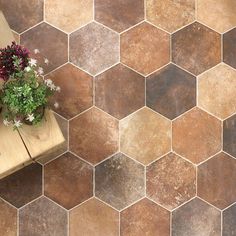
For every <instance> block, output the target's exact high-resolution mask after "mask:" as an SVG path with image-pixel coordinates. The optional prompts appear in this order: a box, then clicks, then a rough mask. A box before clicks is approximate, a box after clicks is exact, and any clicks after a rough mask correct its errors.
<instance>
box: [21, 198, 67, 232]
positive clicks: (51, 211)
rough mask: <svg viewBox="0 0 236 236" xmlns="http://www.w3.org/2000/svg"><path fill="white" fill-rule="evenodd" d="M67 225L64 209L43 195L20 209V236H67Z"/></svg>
mask: <svg viewBox="0 0 236 236" xmlns="http://www.w3.org/2000/svg"><path fill="white" fill-rule="evenodd" d="M67 227H68V226H67V213H66V211H65V210H64V209H62V208H61V207H59V206H58V205H56V204H55V203H53V202H52V201H50V200H48V199H47V198H45V197H41V198H39V199H37V200H36V201H34V202H32V203H30V204H29V205H27V206H25V207H23V208H22V209H20V213H19V235H21V236H23V235H24V236H31V235H34V236H49V235H57V236H67Z"/></svg>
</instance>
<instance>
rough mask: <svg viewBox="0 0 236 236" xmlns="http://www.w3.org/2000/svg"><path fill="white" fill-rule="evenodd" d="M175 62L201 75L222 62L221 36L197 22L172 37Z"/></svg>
mask: <svg viewBox="0 0 236 236" xmlns="http://www.w3.org/2000/svg"><path fill="white" fill-rule="evenodd" d="M172 58H173V62H174V63H175V64H177V65H179V66H181V67H182V68H184V69H186V70H188V71H190V72H191V73H193V74H195V75H199V74H201V73H202V72H204V71H205V70H208V69H210V68H211V67H213V66H215V65H216V64H218V63H219V62H220V61H221V36H220V34H218V33H216V32H215V31H213V30H211V29H209V28H207V27H206V26H203V25H202V24H200V23H198V22H195V23H193V24H191V25H189V26H187V27H185V28H183V29H182V30H180V31H178V32H176V33H175V34H173V36H172Z"/></svg>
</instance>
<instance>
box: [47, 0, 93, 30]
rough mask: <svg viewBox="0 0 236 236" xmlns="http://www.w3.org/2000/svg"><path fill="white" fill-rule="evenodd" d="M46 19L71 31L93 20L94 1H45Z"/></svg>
mask: <svg viewBox="0 0 236 236" xmlns="http://www.w3.org/2000/svg"><path fill="white" fill-rule="evenodd" d="M45 19H46V21H47V22H49V23H51V24H53V25H55V26H56V27H58V28H60V29H62V30H64V31H66V32H68V33H70V32H71V31H73V30H76V28H79V27H81V26H83V25H85V24H86V23H88V22H90V21H92V20H93V1H92V0H67V1H60V0H47V1H45Z"/></svg>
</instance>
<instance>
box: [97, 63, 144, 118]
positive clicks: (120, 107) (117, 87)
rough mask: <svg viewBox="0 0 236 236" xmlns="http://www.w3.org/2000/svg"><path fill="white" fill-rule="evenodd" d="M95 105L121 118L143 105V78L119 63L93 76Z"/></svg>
mask: <svg viewBox="0 0 236 236" xmlns="http://www.w3.org/2000/svg"><path fill="white" fill-rule="evenodd" d="M95 105H96V106H97V107H99V108H101V109H103V110H104V111H106V112H108V113H109V114H111V115H112V116H114V117H116V118H118V119H121V118H124V117H125V116H127V115H128V114H130V113H132V112H134V111H136V110H137V109H139V108H141V107H142V106H144V105H145V79H144V77H142V76H141V75H139V74H137V73H136V72H134V71H132V70H130V69H128V68H127V67H125V66H123V65H121V64H119V65H117V66H115V67H113V68H111V69H109V70H107V71H105V72H104V73H103V74H100V75H99V76H97V77H96V78H95Z"/></svg>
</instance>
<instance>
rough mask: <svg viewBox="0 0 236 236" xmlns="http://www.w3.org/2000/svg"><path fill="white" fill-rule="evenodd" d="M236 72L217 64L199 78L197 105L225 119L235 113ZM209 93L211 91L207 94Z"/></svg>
mask: <svg viewBox="0 0 236 236" xmlns="http://www.w3.org/2000/svg"><path fill="white" fill-rule="evenodd" d="M235 77H236V71H235V70H233V69H232V68H231V67H230V66H227V65H225V64H219V65H217V66H216V67H214V68H213V69H211V70H209V71H207V72H206V73H204V74H202V75H200V76H199V80H198V105H199V106H200V107H202V108H203V109H205V110H207V111H209V112H211V113H212V114H214V115H215V116H217V117H219V118H221V119H225V118H227V117H228V116H230V115H232V114H233V113H235V112H236V96H235V93H236V80H235ZM209 91H211V92H210V93H209Z"/></svg>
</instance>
